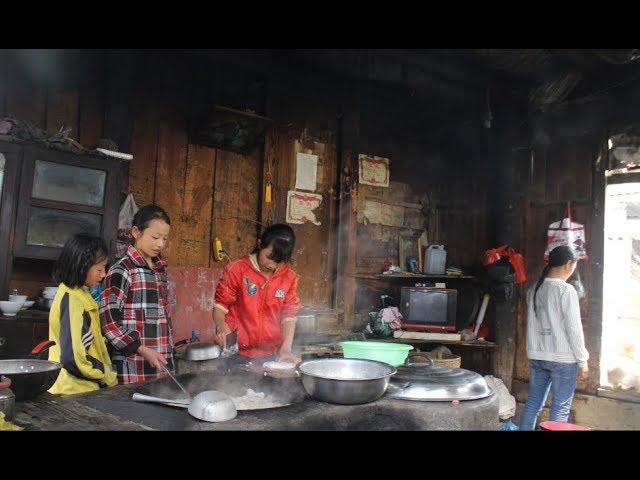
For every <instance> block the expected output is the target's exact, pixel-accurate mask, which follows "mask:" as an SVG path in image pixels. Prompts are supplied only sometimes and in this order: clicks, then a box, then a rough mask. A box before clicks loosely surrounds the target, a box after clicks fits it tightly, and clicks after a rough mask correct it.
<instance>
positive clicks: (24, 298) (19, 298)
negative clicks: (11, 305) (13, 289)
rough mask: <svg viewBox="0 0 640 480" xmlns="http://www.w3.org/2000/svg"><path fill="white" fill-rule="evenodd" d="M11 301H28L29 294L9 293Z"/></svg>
mask: <svg viewBox="0 0 640 480" xmlns="http://www.w3.org/2000/svg"><path fill="white" fill-rule="evenodd" d="M9 301H10V302H22V303H24V302H26V301H27V295H9Z"/></svg>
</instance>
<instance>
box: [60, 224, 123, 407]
mask: <svg viewBox="0 0 640 480" xmlns="http://www.w3.org/2000/svg"><path fill="white" fill-rule="evenodd" d="M106 265H107V247H106V245H105V243H104V241H103V240H102V239H101V238H99V237H92V236H89V235H84V234H80V235H75V236H74V237H72V238H71V239H69V241H67V243H66V244H65V246H64V248H63V249H62V253H61V254H60V257H59V258H58V261H57V262H56V265H55V267H54V271H53V278H54V280H55V282H56V283H58V291H57V293H56V296H55V298H54V299H53V303H52V305H51V310H50V311H49V340H53V341H54V342H55V343H56V344H55V345H54V346H52V347H51V348H50V349H49V360H52V361H55V362H60V363H61V364H62V370H61V371H60V375H59V376H58V379H57V380H56V383H54V384H53V386H52V387H51V388H50V389H49V392H50V393H56V394H72V393H82V392H89V391H92V390H98V389H99V388H100V387H106V386H112V385H115V384H116V383H117V380H116V373H115V371H114V370H113V368H112V367H111V359H110V358H109V353H108V351H107V347H106V344H105V342H104V338H103V337H102V331H101V326H100V315H99V313H98V304H97V303H96V301H95V300H94V299H93V297H92V296H91V294H90V293H89V289H90V288H94V287H95V286H96V285H98V284H99V283H100V282H101V281H102V279H103V278H104V276H105V270H106Z"/></svg>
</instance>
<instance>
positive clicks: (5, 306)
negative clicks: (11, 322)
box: [0, 301, 24, 317]
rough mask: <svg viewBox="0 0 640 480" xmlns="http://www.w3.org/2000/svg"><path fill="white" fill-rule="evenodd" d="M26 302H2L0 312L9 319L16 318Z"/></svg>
mask: <svg viewBox="0 0 640 480" xmlns="http://www.w3.org/2000/svg"><path fill="white" fill-rule="evenodd" d="M23 303H24V302H4V301H3V302H0V310H1V311H2V314H3V315H5V316H7V317H15V316H16V314H17V313H18V312H19V311H20V309H21V308H22V305H23Z"/></svg>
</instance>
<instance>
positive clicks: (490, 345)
mask: <svg viewBox="0 0 640 480" xmlns="http://www.w3.org/2000/svg"><path fill="white" fill-rule="evenodd" d="M371 340H373V341H376V342H391V343H408V344H411V345H419V344H422V343H440V344H446V345H459V346H461V347H471V348H496V347H497V344H495V343H494V342H464V341H462V340H418V339H414V338H376V339H371Z"/></svg>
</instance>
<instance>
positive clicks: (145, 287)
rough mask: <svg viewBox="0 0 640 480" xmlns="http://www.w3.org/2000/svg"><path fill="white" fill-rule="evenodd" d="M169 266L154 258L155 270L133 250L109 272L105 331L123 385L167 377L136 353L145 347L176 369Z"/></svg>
mask: <svg viewBox="0 0 640 480" xmlns="http://www.w3.org/2000/svg"><path fill="white" fill-rule="evenodd" d="M166 266H167V265H166V262H164V261H163V260H160V259H158V258H156V259H154V268H153V269H151V268H150V267H149V265H148V264H147V262H146V260H145V259H144V257H143V256H142V254H141V253H140V252H139V251H138V250H137V249H135V248H134V247H133V246H130V247H129V248H128V249H127V253H126V254H125V255H124V256H123V257H122V258H121V259H120V260H118V262H116V263H115V264H114V265H113V266H112V267H111V268H110V269H109V273H107V276H106V277H105V280H104V285H105V289H104V291H103V292H102V296H101V298H100V316H101V320H102V331H103V333H104V336H105V337H106V339H107V341H108V342H109V343H110V344H111V346H112V347H113V349H114V351H113V353H112V361H113V364H114V366H115V368H116V371H117V373H118V383H137V382H144V381H147V380H152V379H156V378H159V377H161V376H164V372H162V371H160V372H159V371H157V370H156V369H155V368H153V367H152V366H151V365H150V364H149V363H148V362H146V361H145V359H144V358H143V357H142V356H141V355H139V354H137V353H136V352H137V350H138V348H139V347H140V345H143V346H145V347H148V348H151V349H153V350H156V351H158V352H159V353H161V354H163V355H165V357H166V358H167V361H168V365H167V367H168V368H169V370H173V356H172V350H173V349H172V345H173V340H172V333H171V319H170V316H169V302H168V293H167V273H166Z"/></svg>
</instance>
